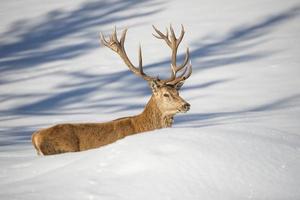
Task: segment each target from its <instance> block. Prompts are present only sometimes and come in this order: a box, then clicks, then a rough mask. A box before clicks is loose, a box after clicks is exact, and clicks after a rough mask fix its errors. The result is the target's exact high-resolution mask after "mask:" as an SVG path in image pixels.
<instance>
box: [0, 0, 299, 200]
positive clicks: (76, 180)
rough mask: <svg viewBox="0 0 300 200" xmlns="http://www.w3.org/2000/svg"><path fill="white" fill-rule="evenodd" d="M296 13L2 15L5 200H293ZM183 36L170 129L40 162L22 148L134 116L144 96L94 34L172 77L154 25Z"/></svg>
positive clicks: (152, 8)
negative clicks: (185, 66) (54, 129)
mask: <svg viewBox="0 0 300 200" xmlns="http://www.w3.org/2000/svg"><path fill="white" fill-rule="evenodd" d="M299 14H300V4H299V1H297V0H289V1H279V0H272V1H271V0H253V1H238V0H224V1H217V0H210V1H207V0H190V1H181V0H174V1H162V0H156V1H146V0H144V1H137V0H136V1H130V0H112V1H105V0H102V1H83V0H76V1H51V2H50V1H49V2H47V3H45V2H43V3H41V2H40V1H37V0H25V1H6V2H4V1H3V2H1V7H0V17H1V22H0V38H1V40H0V199H25V200H27V199H28V200H29V199H30V200H33V199H40V198H41V197H42V198H43V199H45V200H47V199H49V200H50V199H51V200H53V199H74V200H76V199H80V200H82V199H88V200H92V199H105V200H106V199H107V200H110V199H128V200H129V199H130V200H132V199H178V200H179V199H211V200H216V199H228V200H233V199H237V200H240V199H288V200H296V199H300V191H299V186H300V170H299V169H300V134H299V130H300V123H299V119H300V93H299V88H300V79H299V74H300V68H299V63H300V57H299V52H300V46H299V44H300V38H299V35H298V34H299V32H300V26H299ZM170 23H172V24H173V26H174V28H175V29H176V31H179V29H180V24H184V25H185V28H186V36H185V38H184V41H183V44H182V46H181V49H180V52H179V53H180V55H179V58H180V59H183V52H184V48H185V47H186V46H189V47H190V50H191V58H192V63H193V74H192V76H191V77H190V78H189V79H188V80H187V82H186V83H185V85H184V86H183V88H182V91H181V95H182V97H184V98H185V99H186V100H187V101H188V102H189V103H190V104H191V106H192V107H191V110H190V111H189V112H188V113H186V114H180V115H178V116H177V117H176V118H175V124H174V127H172V128H167V129H161V130H156V131H152V132H147V133H143V134H138V135H134V136H130V137H127V138H125V139H122V140H119V141H117V142H116V143H113V144H111V145H107V146H105V147H101V148H98V149H93V150H89V151H84V152H79V153H67V154H61V155H55V156H46V157H40V156H37V155H36V152H35V151H34V148H33V147H32V145H31V141H30V137H31V134H32V133H33V132H34V131H35V130H37V129H38V128H41V127H49V126H51V125H54V124H57V123H63V122H74V123H76V122H103V121H109V120H112V119H115V118H118V117H123V116H128V115H133V114H137V113H139V112H141V110H142V109H143V106H144V105H145V103H146V102H147V100H148V99H149V96H150V90H149V89H148V88H147V84H146V83H145V82H143V81H142V80H140V79H139V78H138V77H135V76H134V75H132V73H130V72H129V71H128V70H127V68H126V67H125V66H124V64H123V63H122V62H121V60H120V59H119V58H118V56H116V55H115V54H114V53H113V52H111V51H110V50H108V49H107V48H103V46H100V45H99V41H98V34H99V32H103V33H104V34H108V33H109V32H110V31H111V30H112V28H113V26H114V25H116V26H117V28H118V30H121V29H123V28H124V27H129V31H128V34H127V41H126V50H127V52H128V54H129V56H130V57H131V59H132V60H133V62H135V63H136V62H137V48H138V44H139V42H141V44H142V48H143V57H144V63H145V65H146V66H145V71H146V72H147V73H149V74H152V75H156V74H160V75H161V74H162V75H161V77H164V76H166V75H168V73H169V66H168V65H169V57H170V55H169V53H170V52H169V51H168V49H167V48H166V46H165V45H164V44H162V42H161V41H158V40H156V39H155V38H153V36H152V35H151V33H152V32H153V31H152V28H151V25H152V24H155V25H156V26H157V27H158V28H160V29H163V28H164V27H165V26H167V25H169V24H170Z"/></svg>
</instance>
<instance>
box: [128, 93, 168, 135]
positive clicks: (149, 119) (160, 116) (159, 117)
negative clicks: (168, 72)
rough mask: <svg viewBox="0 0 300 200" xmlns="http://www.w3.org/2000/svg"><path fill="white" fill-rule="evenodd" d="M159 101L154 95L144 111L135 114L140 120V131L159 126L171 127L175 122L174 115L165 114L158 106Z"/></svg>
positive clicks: (136, 118)
mask: <svg viewBox="0 0 300 200" xmlns="http://www.w3.org/2000/svg"><path fill="white" fill-rule="evenodd" d="M157 103H158V102H157V101H156V100H155V98H154V96H153V95H152V96H151V98H150V100H149V101H148V103H147V105H146V106H145V109H144V111H143V112H142V113H141V114H139V115H137V116H135V117H134V118H135V120H136V121H137V122H138V124H139V127H137V129H138V132H142V131H150V130H154V129H159V128H166V127H171V126H172V124H173V116H174V115H166V114H164V113H163V112H162V111H161V110H160V109H159V107H158V106H157Z"/></svg>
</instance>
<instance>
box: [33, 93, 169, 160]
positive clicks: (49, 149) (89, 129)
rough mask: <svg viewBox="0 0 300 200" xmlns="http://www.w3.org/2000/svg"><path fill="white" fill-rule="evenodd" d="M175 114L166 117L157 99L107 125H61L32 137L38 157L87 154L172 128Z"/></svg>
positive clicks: (38, 132)
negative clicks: (100, 148) (138, 110)
mask: <svg viewBox="0 0 300 200" xmlns="http://www.w3.org/2000/svg"><path fill="white" fill-rule="evenodd" d="M172 122H173V115H164V114H163V113H162V112H161V111H160V110H159V108H158V107H157V102H156V101H155V99H154V97H151V99H150V101H149V102H148V104H147V105H146V107H145V109H144V111H143V112H142V113H141V114H139V115H136V116H131V117H124V118H120V119H116V120H114V121H110V122H106V123H82V124H80V123H79V124H58V125H55V126H53V127H50V128H47V129H41V130H39V131H37V132H35V133H34V134H33V135H32V143H33V144H34V146H35V148H36V150H37V152H38V154H42V155H51V154H58V153H65V152H76V151H83V150H88V149H92V148H97V147H100V146H104V145H107V144H110V143H113V142H115V141H117V140H119V139H122V138H124V137H126V136H129V135H133V134H136V133H140V132H145V131H151V130H154V129H159V128H164V127H170V126H171V125H172Z"/></svg>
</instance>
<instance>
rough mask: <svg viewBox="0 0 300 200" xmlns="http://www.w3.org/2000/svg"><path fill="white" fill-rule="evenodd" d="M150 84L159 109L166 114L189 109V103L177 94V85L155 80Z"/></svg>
mask: <svg viewBox="0 0 300 200" xmlns="http://www.w3.org/2000/svg"><path fill="white" fill-rule="evenodd" d="M150 86H151V88H152V93H153V96H154V98H155V100H156V102H157V105H158V107H159V109H160V110H161V111H162V112H163V113H165V114H166V115H174V114H176V113H178V112H182V113H185V112H187V111H188V110H189V109H190V104H189V103H187V102H186V101H185V100H184V99H183V98H181V97H180V96H179V93H178V90H179V88H178V87H176V86H170V85H161V84H159V83H157V82H152V83H151V85H150Z"/></svg>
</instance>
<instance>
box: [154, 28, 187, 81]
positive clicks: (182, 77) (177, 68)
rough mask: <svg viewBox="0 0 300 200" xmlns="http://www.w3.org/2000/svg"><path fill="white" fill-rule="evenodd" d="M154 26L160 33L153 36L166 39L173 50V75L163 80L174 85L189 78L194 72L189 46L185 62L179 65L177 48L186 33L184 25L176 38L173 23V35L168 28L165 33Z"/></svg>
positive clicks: (171, 29) (171, 30)
mask: <svg viewBox="0 0 300 200" xmlns="http://www.w3.org/2000/svg"><path fill="white" fill-rule="evenodd" d="M152 27H153V29H154V30H155V32H156V33H157V34H158V35H155V34H153V36H154V37H156V38H158V39H162V40H164V41H165V42H166V43H167V45H168V46H169V47H170V48H171V50H172V62H171V70H172V73H171V77H170V78H169V79H167V80H163V82H164V83H166V84H170V85H174V84H176V83H178V82H180V81H184V80H186V79H187V78H189V77H190V75H191V74H192V64H191V62H190V63H189V60H190V52H189V48H187V49H186V54H185V59H184V61H183V63H182V64H181V65H179V66H177V49H178V46H179V44H180V42H181V41H182V38H183V36H184V33H185V32H184V27H183V25H181V33H180V36H179V37H178V38H176V35H175V33H174V29H173V27H172V25H170V32H171V35H169V30H168V29H167V31H166V34H163V33H162V32H160V31H159V30H158V29H157V28H156V27H155V26H153V25H152ZM182 70H183V72H182V73H181V74H180V75H179V76H178V77H176V75H177V73H178V72H180V71H182ZM187 71H188V73H187Z"/></svg>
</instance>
